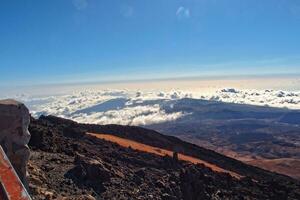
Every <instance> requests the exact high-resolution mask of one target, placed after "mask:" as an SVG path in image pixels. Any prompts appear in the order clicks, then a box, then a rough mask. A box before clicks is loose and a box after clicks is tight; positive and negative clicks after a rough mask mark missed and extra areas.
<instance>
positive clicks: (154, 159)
mask: <svg viewBox="0 0 300 200" xmlns="http://www.w3.org/2000/svg"><path fill="white" fill-rule="evenodd" d="M29 130H30V132H31V135H32V137H31V140H30V142H29V147H30V149H31V158H30V160H29V164H28V172H29V187H30V193H31V195H32V197H33V199H165V200H172V199H174V200H175V199H182V200H197V199H300V183H299V181H297V180H294V179H292V178H289V177H287V176H284V175H279V174H276V173H271V172H268V171H265V170H262V169H260V168H256V167H253V166H250V165H246V164H244V163H242V162H240V161H237V160H234V159H232V158H228V157H225V156H223V155H221V154H218V153H215V152H213V151H211V150H207V149H204V148H201V147H198V146H196V145H193V144H190V143H187V142H184V141H181V140H179V139H177V138H175V137H171V136H165V135H162V134H160V133H158V132H155V131H152V130H148V129H144V128H140V127H130V126H118V125H106V126H100V125H89V124H78V123H75V122H73V121H70V120H65V119H61V118H57V117H52V116H48V117H43V116H42V117H40V119H38V120H35V119H32V122H31V124H30V127H29ZM86 132H93V133H104V134H112V135H116V136H119V137H122V138H126V139H131V140H134V141H137V142H140V143H143V144H147V145H151V146H154V147H160V148H164V149H168V150H172V151H176V152H178V153H184V154H186V155H190V156H194V157H196V158H199V159H202V160H205V161H207V162H209V163H212V164H215V165H217V166H219V167H222V168H223V169H226V170H230V171H233V172H236V173H238V174H240V175H241V176H242V177H243V178H240V179H236V178H233V177H231V176H230V175H229V174H226V173H217V172H215V171H212V170H211V169H210V168H207V167H205V166H204V165H201V164H197V165H194V164H191V163H189V162H184V161H179V160H177V159H175V158H172V157H168V156H159V155H154V154H150V153H146V152H141V151H137V150H134V149H132V148H125V147H122V146H119V145H117V144H115V143H112V142H108V141H105V140H102V139H97V138H95V137H93V136H91V135H87V134H86Z"/></svg>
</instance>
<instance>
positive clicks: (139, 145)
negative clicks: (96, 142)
mask: <svg viewBox="0 0 300 200" xmlns="http://www.w3.org/2000/svg"><path fill="white" fill-rule="evenodd" d="M87 134H88V135H91V136H95V137H97V138H100V139H103V140H106V141H110V142H114V143H116V144H118V145H120V146H123V147H126V148H128V147H131V148H132V149H135V150H138V151H143V152H147V153H152V154H156V155H159V156H165V155H168V156H170V157H172V156H173V151H170V150H166V149H162V148H158V147H153V146H150V145H146V144H142V143H139V142H136V141H133V140H129V139H124V138H121V137H118V136H114V135H109V134H99V133H87ZM178 159H179V160H183V161H187V162H191V163H194V164H203V165H205V166H206V167H209V168H210V169H212V170H213V171H215V172H222V173H229V174H230V175H231V176H233V177H235V178H237V179H240V178H241V177H242V176H241V175H239V174H237V173H235V172H232V171H229V170H225V169H223V168H221V167H218V166H217V165H214V164H211V163H208V162H206V161H204V160H201V159H198V158H195V157H192V156H188V155H185V154H181V153H178Z"/></svg>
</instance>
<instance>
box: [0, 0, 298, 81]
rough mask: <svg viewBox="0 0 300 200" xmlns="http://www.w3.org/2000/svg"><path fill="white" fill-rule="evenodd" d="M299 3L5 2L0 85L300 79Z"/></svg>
mask: <svg viewBox="0 0 300 200" xmlns="http://www.w3.org/2000/svg"><path fill="white" fill-rule="evenodd" d="M299 44H300V1H298V0H264V1H261V0H243V1H241V0H186V1H183V0H181V1H179V0H163V1H162V0H135V1H134V0H132V1H127V0H119V1H118V0H110V1H98V0H73V1H72V0H47V1H46V0H44V1H37V0H35V1H31V0H0V84H1V85H22V84H42V83H65V82H81V81H82V82H84V81H114V80H134V79H156V78H172V77H181V76H182V77H184V76H207V75H209V76H213V75H216V76H218V75H228V76H231V75H239V74H242V75H245V74H246V75H247V74H250V75H251V74H256V75H264V74H284V73H287V74H299V73H300V46H299Z"/></svg>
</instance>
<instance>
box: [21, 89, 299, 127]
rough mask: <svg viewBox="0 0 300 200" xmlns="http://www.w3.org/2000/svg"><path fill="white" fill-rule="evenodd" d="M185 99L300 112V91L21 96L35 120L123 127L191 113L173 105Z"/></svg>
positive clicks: (91, 92) (101, 92)
mask: <svg viewBox="0 0 300 200" xmlns="http://www.w3.org/2000/svg"><path fill="white" fill-rule="evenodd" d="M183 98H193V99H202V100H213V101H222V102H230V103H239V104H252V105H260V106H270V107H285V108H290V109H300V92H288V91H282V90H239V89H235V88H224V89H217V90H214V91H211V92H210V93H208V94H207V93H206V94H204V93H202V92H201V91H200V92H199V91H198V92H195V91H182V90H172V91H127V90H84V91H79V92H74V93H71V94H67V95H58V96H49V97H44V98H32V97H30V96H21V97H20V96H19V99H20V100H22V101H23V102H24V103H25V104H26V105H27V106H28V107H29V108H30V110H31V112H32V115H33V116H35V117H38V116H40V115H55V116H59V117H64V118H69V119H72V120H75V121H77V122H81V123H96V124H122V125H150V124H157V123H163V122H168V121H174V120H177V119H180V118H181V117H184V116H186V115H189V114H190V113H186V111H183V110H174V109H173V108H172V104H173V102H175V101H176V100H179V99H183ZM166 107H167V108H168V110H167V111H166V110H165V108H166Z"/></svg>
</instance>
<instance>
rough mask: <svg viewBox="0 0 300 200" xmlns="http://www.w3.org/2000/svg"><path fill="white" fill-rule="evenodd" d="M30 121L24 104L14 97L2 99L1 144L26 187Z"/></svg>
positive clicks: (0, 115) (0, 118) (0, 102)
mask: <svg viewBox="0 0 300 200" xmlns="http://www.w3.org/2000/svg"><path fill="white" fill-rule="evenodd" d="M29 123H30V115H29V111H28V109H27V108H26V106H25V105H24V104H22V103H20V102H18V101H15V100H12V99H5V100H0V145H1V146H2V148H3V150H4V151H5V153H6V154H7V156H8V158H9V160H10V162H11V163H12V165H13V166H14V168H15V170H16V172H17V174H18V175H19V177H20V179H21V181H22V182H23V184H24V185H25V186H26V187H27V185H28V184H27V181H26V165H27V162H28V159H29V154H30V152H29V148H28V146H27V144H28V142H29V140H30V133H29V131H28V126H29Z"/></svg>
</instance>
